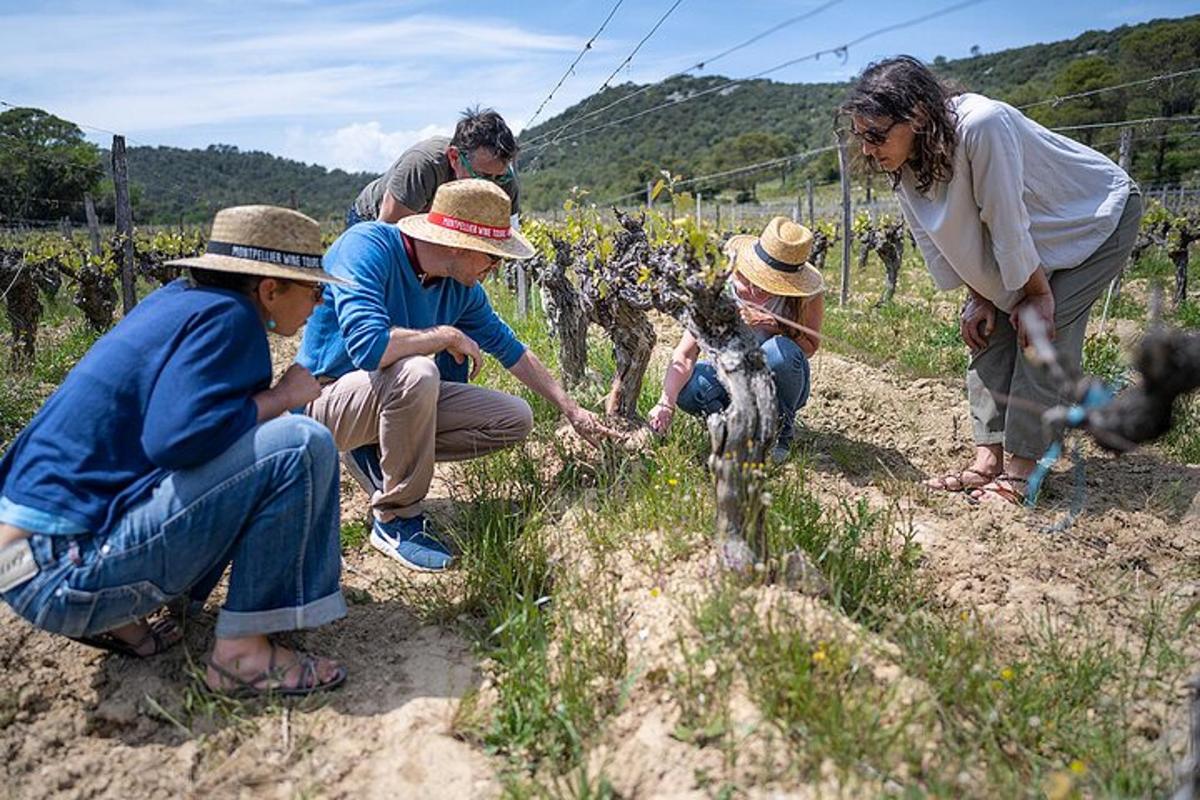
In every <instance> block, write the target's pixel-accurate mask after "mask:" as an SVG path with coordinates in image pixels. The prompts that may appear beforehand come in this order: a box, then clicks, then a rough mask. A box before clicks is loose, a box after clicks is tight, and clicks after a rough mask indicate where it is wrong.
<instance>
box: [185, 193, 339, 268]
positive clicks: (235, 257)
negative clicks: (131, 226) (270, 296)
mask: <svg viewBox="0 0 1200 800" xmlns="http://www.w3.org/2000/svg"><path fill="white" fill-rule="evenodd" d="M324 250H325V249H324V248H323V247H322V246H321V226H320V224H318V223H317V221H316V220H315V219H313V218H312V217H308V216H305V215H304V214H301V213H300V212H299V211H293V210H291V209H290V208H279V207H278V206H234V207H233V208H223V209H221V210H220V211H218V212H217V215H216V217H214V218H213V226H212V234H211V235H210V236H209V239H208V247H207V248H206V249H205V252H204V253H203V254H202V255H199V256H195V257H193V258H179V259H176V260H174V261H168V262H166V263H167V264H168V265H170V266H174V267H196V268H199V269H211V270H215V271H217V272H241V273H244V274H246V275H260V276H262V277H264V278H283V279H285V280H293V281H316V282H318V283H335V284H338V285H339V286H353V284H352V283H351V282H350V281H347V280H344V279H342V278H338V277H335V276H333V275H330V274H329V273H328V272H326V271H325V270H324V269H323V268H322V267H321V255H322V254H323V253H324Z"/></svg>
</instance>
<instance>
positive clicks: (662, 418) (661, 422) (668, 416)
mask: <svg viewBox="0 0 1200 800" xmlns="http://www.w3.org/2000/svg"><path fill="white" fill-rule="evenodd" d="M674 418H675V408H674V406H669V405H666V404H665V403H659V404H657V405H656V406H654V408H652V409H650V418H649V419H647V420H646V422H647V423H648V424H649V425H650V430H652V431H654V432H655V433H657V434H658V435H659V436H664V435H666V432H667V431H669V430H670V429H671V420H673V419H674Z"/></svg>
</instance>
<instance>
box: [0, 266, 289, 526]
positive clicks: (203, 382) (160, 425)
mask: <svg viewBox="0 0 1200 800" xmlns="http://www.w3.org/2000/svg"><path fill="white" fill-rule="evenodd" d="M270 383H271V354H270V350H269V348H268V347H267V338H266V334H265V332H264V331H263V326H262V321H261V320H260V319H259V316H258V312H257V310H256V309H255V307H254V305H253V303H252V302H251V301H250V299H249V298H248V297H246V296H244V295H241V294H239V293H237V292H232V291H225V290H222V289H210V288H201V287H190V286H188V284H187V282H186V281H183V280H178V281H175V282H173V283H171V284H168V285H167V286H164V287H163V288H161V289H159V290H157V291H155V292H153V293H152V294H150V295H149V296H148V297H147V298H146V299H145V300H143V301H142V302H141V303H139V304H138V306H137V307H136V308H135V309H134V310H133V311H132V312H131V313H130V314H129V316H127V317H125V318H124V319H123V320H121V322H120V323H119V324H117V326H116V327H115V328H113V329H112V330H111V331H109V332H108V333H107V334H105V335H104V336H103V337H102V338H101V339H100V340H99V341H97V342H96V344H95V345H93V346H92V349H91V350H89V351H88V353H87V355H85V356H84V357H83V358H82V359H81V360H80V361H79V363H78V364H76V365H75V368H74V369H72V370H71V372H70V373H69V374H68V375H67V377H66V380H64V381H63V383H62V385H61V386H59V388H58V390H57V391H56V392H55V393H54V394H53V395H51V397H50V399H49V400H47V401H46V404H45V405H43V406H42V408H41V410H40V411H38V413H37V415H36V416H35V417H34V418H33V420H32V421H31V422H30V423H29V425H28V426H27V427H26V428H25V430H23V431H22V432H21V434H20V435H19V436H18V437H17V438H16V440H15V441H14V442H13V444H12V446H11V447H9V449H8V451H7V452H6V453H5V454H4V457H3V459H0V494H3V496H4V497H7V498H8V499H9V500H10V501H12V502H14V503H17V504H20V505H23V506H29V507H31V508H34V509H37V510H40V511H44V512H47V513H49V514H54V515H57V516H60V517H63V518H65V519H67V520H70V521H72V522H75V523H77V524H78V525H79V526H80V527H81V528H83V529H84V530H88V531H92V532H94V533H100V534H103V533H106V532H107V531H108V530H109V529H110V528H111V527H112V526H113V525H115V524H116V523H117V522H118V521H120V519H121V517H122V516H123V515H124V514H125V512H127V511H129V510H130V509H131V508H133V507H134V506H136V505H137V504H138V503H140V502H141V501H143V500H144V499H146V498H147V497H149V495H150V492H151V490H152V489H153V488H154V487H155V486H156V485H158V483H159V482H160V481H161V480H162V479H163V478H164V477H165V476H166V475H167V473H168V472H170V471H173V470H179V469H185V468H188V467H195V466H199V465H200V464H204V463H206V462H208V461H210V460H211V459H213V458H215V457H216V456H218V455H220V454H221V453H222V452H224V451H225V449H226V448H228V447H229V446H230V445H231V444H233V442H234V441H236V440H237V439H238V438H239V437H241V436H242V435H243V434H245V433H246V432H247V431H249V430H250V429H251V428H253V427H254V425H255V424H256V423H257V419H258V409H257V407H256V405H255V403H254V399H253V396H254V394H256V393H257V392H259V391H261V390H263V389H266V388H267V387H268V386H270Z"/></svg>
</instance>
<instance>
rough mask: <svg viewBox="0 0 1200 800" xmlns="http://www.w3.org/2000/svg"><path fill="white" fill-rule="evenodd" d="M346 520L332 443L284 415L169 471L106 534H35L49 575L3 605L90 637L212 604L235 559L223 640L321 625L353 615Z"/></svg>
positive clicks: (221, 622) (220, 624)
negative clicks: (171, 605)
mask: <svg viewBox="0 0 1200 800" xmlns="http://www.w3.org/2000/svg"><path fill="white" fill-rule="evenodd" d="M338 516H339V506H338V460H337V451H336V449H335V448H334V445H333V437H332V436H331V435H330V433H329V431H328V430H326V429H325V428H324V427H323V426H321V425H319V424H317V423H316V422H313V421H312V420H311V419H309V418H307V417H302V416H296V415H286V416H283V417H279V418H277V419H274V420H270V421H268V422H265V423H263V424H262V425H259V426H257V427H256V428H254V429H253V430H251V431H250V432H249V433H247V434H246V435H245V436H243V437H242V438H240V439H238V440H237V441H236V442H234V443H233V444H232V445H231V446H230V447H229V449H228V450H226V451H225V452H224V453H222V454H221V455H219V456H217V457H216V458H214V459H213V460H212V461H209V462H208V463H207V464H203V465H201V466H199V467H194V468H191V469H186V470H178V471H175V472H172V473H170V474H169V475H167V477H166V478H164V479H163V481H162V483H160V484H159V485H158V486H157V487H155V489H154V493H153V495H152V496H151V497H150V498H149V499H148V500H146V501H145V502H144V503H142V504H141V505H139V506H137V507H136V508H134V509H133V510H131V511H130V512H129V513H128V514H126V515H125V516H124V517H123V518H122V519H121V520H120V522H118V523H117V524H116V526H114V527H113V529H112V530H111V532H109V533H108V534H107V535H106V536H95V535H92V534H79V535H62V534H42V533H34V534H33V535H32V536H31V537H30V539H29V542H30V545H31V546H32V548H33V553H34V559H35V560H36V561H37V564H38V567H39V568H40V571H39V572H38V574H37V575H35V576H34V577H33V578H32V579H30V580H29V581H27V582H26V583H23V584H21V585H20V586H17V587H16V588H14V589H12V590H10V591H8V592H6V593H4V595H3V599H4V601H5V602H7V603H8V604H9V605H10V606H12V608H13V610H14V611H16V612H17V613H18V614H19V615H21V616H22V617H24V618H25V619H27V620H29V621H30V622H32V623H33V624H34V625H36V626H37V627H39V628H42V629H44V630H47V631H50V632H52V633H59V634H63V635H65V636H72V637H79V636H92V635H95V634H97V633H101V632H103V631H107V630H111V629H112V628H115V627H117V626H119V625H123V624H125V623H127V622H132V621H134V620H137V619H139V618H141V617H143V616H145V615H146V614H149V613H150V612H152V611H154V610H155V609H158V608H160V607H161V606H162V605H163V604H164V603H166V602H168V601H170V600H171V599H173V598H175V597H180V596H183V595H189V596H191V597H192V599H203V598H205V597H207V596H208V594H209V593H210V592H211V591H212V590H213V588H214V587H215V586H216V585H217V582H218V581H219V580H220V579H221V575H222V574H223V573H224V571H225V567H226V566H228V565H230V564H232V569H231V571H230V577H229V592H228V595H227V597H226V600H225V605H224V607H222V609H221V613H220V616H219V617H218V618H217V629H216V635H217V636H218V637H221V638H232V637H238V636H251V635H255V634H266V633H275V632H277V631H286V630H295V629H298V628H311V627H316V626H318V625H323V624H325V623H327V622H332V621H333V620H335V619H339V618H340V617H343V616H345V614H346V603H345V601H344V600H343V598H342V593H341V589H340V588H339V585H338V582H339V579H340V577H341V553H340V551H339V542H338V534H339V520H338Z"/></svg>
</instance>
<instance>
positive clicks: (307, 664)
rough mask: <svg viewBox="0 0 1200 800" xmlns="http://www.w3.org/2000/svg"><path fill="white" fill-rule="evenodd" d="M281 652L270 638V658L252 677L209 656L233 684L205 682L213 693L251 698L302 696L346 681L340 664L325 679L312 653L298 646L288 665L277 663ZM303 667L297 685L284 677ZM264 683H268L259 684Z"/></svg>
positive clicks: (331, 687) (238, 697) (344, 669)
mask: <svg viewBox="0 0 1200 800" xmlns="http://www.w3.org/2000/svg"><path fill="white" fill-rule="evenodd" d="M278 652H279V646H278V645H277V644H275V642H271V659H270V661H268V662H267V668H266V669H265V670H263V671H262V672H260V673H258V674H257V675H254V676H252V677H249V678H243V677H241V676H240V675H236V674H234V673H233V672H230V671H229V670H228V669H226V668H225V667H223V666H221V665H220V664H218V663H217V662H216V661H214V660H213V659H212V657H211V656H210V657H209V658H207V659H206V660H205V662H206V664H207V665H208V666H210V667H212V668H213V671H214V672H216V673H217V674H218V675H220V676H221V679H222V681H229V682H230V683H232V684H233V688H230V689H225V688H222V689H214V688H212V687H211V686H209V685H208V683H207V682H205V684H204V685H205V687H206V688H207V689H208V691H209V692H212V693H213V694H220V695H224V696H225V697H231V698H233V699H235V700H248V699H251V698H255V697H267V696H270V695H277V696H284V697H303V696H305V695H310V694H314V693H316V692H324V691H328V690H330V689H335V688H337V687H338V686H341V685H342V684H343V683H344V682H345V681H346V674H347V673H346V668H345V667H343V666H340V665H339V666H338V668H337V672H336V673H334V676H333V677H332V678H330V679H329V680H327V681H324V682H322V681H321V680H320V678H319V676H318V675H317V659H316V656H313V655H312V654H310V653H304V652H301V651H299V650H297V651H295V654H296V661H295V662H293V663H291V664H288V665H287V666H283V667H280V666H276V665H275V657H276V655H277V654H278ZM297 666H299V667H300V680H299V681H298V682H297V683H296V684H295V685H294V686H287V685H285V684H284V680H285V679H286V678H287V674H288V673H289V672H291V671H292V670H293V669H295V668H296V667H297ZM263 683H265V684H266V685H265V686H260V685H259V684H263Z"/></svg>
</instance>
